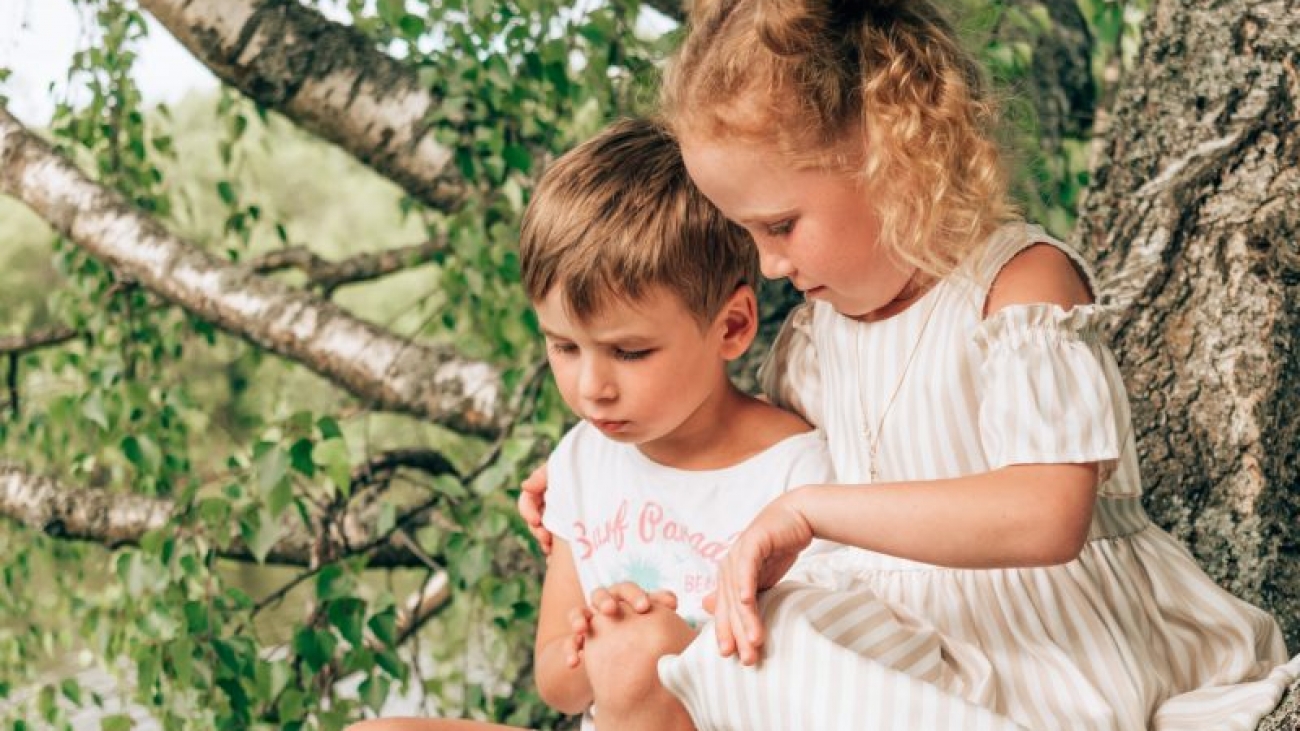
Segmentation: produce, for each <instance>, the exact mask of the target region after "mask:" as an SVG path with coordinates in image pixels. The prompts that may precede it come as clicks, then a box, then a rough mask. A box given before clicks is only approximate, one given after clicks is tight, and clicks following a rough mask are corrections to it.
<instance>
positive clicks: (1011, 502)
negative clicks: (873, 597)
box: [715, 245, 1098, 663]
mask: <svg viewBox="0 0 1300 731" xmlns="http://www.w3.org/2000/svg"><path fill="white" fill-rule="evenodd" d="M1091 300H1092V294H1091V292H1090V291H1089V289H1088V286H1087V284H1086V283H1085V282H1084V279H1083V277H1082V276H1081V275H1080V272H1079V271H1078V270H1077V269H1076V267H1075V266H1074V264H1073V263H1072V262H1071V261H1070V259H1069V258H1068V256H1067V255H1066V254H1064V253H1063V252H1061V251H1060V250H1059V249H1056V248H1055V247H1052V246H1048V245H1040V246H1032V247H1030V248H1028V249H1026V250H1025V251H1023V252H1021V253H1020V254H1019V255H1017V256H1016V257H1014V258H1013V259H1012V260H1011V261H1010V262H1009V263H1008V264H1007V265H1006V266H1005V267H1004V268H1003V270H1002V272H1001V273H1000V274H999V275H998V277H997V279H996V281H995V282H994V283H993V286H992V288H991V290H990V292H989V296H988V301H987V302H986V303H985V310H986V314H988V315H991V314H993V313H995V312H997V311H999V310H1001V309H1003V308H1005V307H1008V306H1011V305H1016V304H1034V303H1055V304H1058V305H1060V306H1062V307H1063V308H1065V309H1070V308H1072V307H1074V306H1076V305H1080V304H1086V303H1088V302H1090V301H1091ZM1097 480H1098V466H1097V465H1096V464H1095V463H1084V464H1021V465H1010V466H1007V467H1003V468H1000V469H996V470H993V471H991V472H987V473H983V474H976V475H969V476H966V477H960V478H954V479H946V480H933V481H924V482H904V483H884V484H877V485H871V486H863V485H814V486H809V487H805V488H801V489H799V490H796V491H794V492H791V493H788V494H786V495H785V496H783V497H782V498H780V499H779V500H777V501H776V502H774V503H773V504H772V505H770V506H768V508H766V509H764V510H763V512H762V513H760V514H759V516H758V517H757V518H755V520H754V522H753V523H752V524H751V525H750V527H749V528H747V529H746V530H745V532H744V533H743V534H742V535H741V536H740V537H739V538H738V539H737V541H736V543H734V544H733V545H732V548H731V550H729V551H728V554H727V556H725V557H724V560H723V564H722V566H721V567H720V574H719V584H718V586H719V589H718V594H717V599H716V607H717V612H716V615H715V616H716V619H717V637H718V643H719V647H720V649H721V650H722V652H723V654H731V653H732V652H738V653H739V654H740V656H741V659H742V661H745V662H747V663H748V662H753V661H755V660H756V659H757V647H758V646H759V645H761V644H762V637H763V629H762V626H761V623H760V622H759V620H758V614H757V611H756V606H757V604H756V599H755V594H756V592H757V591H760V590H762V589H763V588H766V587H767V586H770V585H771V584H773V583H775V581H777V580H779V578H780V576H781V575H782V574H784V572H785V569H786V568H788V565H789V556H790V554H791V552H793V551H798V550H800V549H802V548H803V547H804V546H806V545H807V543H808V542H809V541H811V540H812V538H813V536H814V535H815V536H817V537H820V538H826V539H829V540H832V541H838V542H840V543H845V544H848V545H852V546H858V547H861V548H865V549H868V550H872V551H876V552H879V553H885V554H889V555H893V556H899V557H903V558H907V559H912V560H915V561H921V562H925V563H930V564H936V565H940V566H950V567H954V568H1003V567H1012V566H1041V565H1049V564H1057V563H1064V562H1066V561H1069V560H1072V559H1073V558H1074V557H1075V556H1077V555H1078V554H1079V551H1080V550H1081V549H1082V547H1083V544H1084V542H1085V541H1086V540H1087V535H1088V527H1089V525H1090V523H1091V520H1092V509H1093V504H1094V501H1095V498H1096V489H1097Z"/></svg>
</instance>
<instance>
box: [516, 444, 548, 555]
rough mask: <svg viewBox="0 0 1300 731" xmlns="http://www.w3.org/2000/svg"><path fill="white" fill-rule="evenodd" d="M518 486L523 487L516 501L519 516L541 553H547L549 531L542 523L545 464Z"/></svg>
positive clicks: (544, 505) (544, 501)
mask: <svg viewBox="0 0 1300 731" xmlns="http://www.w3.org/2000/svg"><path fill="white" fill-rule="evenodd" d="M520 487H521V488H523V489H522V490H520V492H519V500H518V501H517V503H516V505H517V507H518V509H519V516H520V517H522V518H523V519H524V523H526V524H527V525H528V532H529V533H532V534H533V538H535V539H536V540H537V543H538V545H540V546H541V548H542V553H545V554H548V555H549V554H550V552H551V532H550V531H549V530H547V529H546V527H545V526H544V525H542V514H543V513H545V512H546V464H545V463H543V464H542V465H541V466H540V467H538V468H537V469H535V470H533V472H532V474H530V475H528V477H526V478H525V479H524V481H523V482H522V483H521V484H520Z"/></svg>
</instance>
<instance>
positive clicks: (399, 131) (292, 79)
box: [140, 0, 464, 209]
mask: <svg viewBox="0 0 1300 731" xmlns="http://www.w3.org/2000/svg"><path fill="white" fill-rule="evenodd" d="M140 5H141V6H142V7H143V8H144V9H145V10H147V11H148V12H149V13H150V14H151V15H153V16H154V17H155V18H157V19H158V21H159V22H161V23H162V24H163V25H164V26H166V28H167V30H169V31H170V32H171V33H172V35H174V36H176V39H177V40H178V41H180V42H181V44H182V45H184V46H185V47H186V48H187V49H189V51H190V53H192V54H194V57H195V58H196V59H198V60H199V62H201V63H202V64H203V65H205V66H207V67H208V68H209V69H211V70H212V72H213V73H214V74H216V75H217V76H218V77H219V78H220V79H221V80H222V81H224V82H226V83H227V84H229V85H230V86H232V87H234V88H236V89H238V90H239V91H241V92H243V94H244V95H246V96H247V97H248V98H250V99H252V100H253V101H255V102H257V103H258V104H260V105H262V106H265V107H268V108H271V109H275V110H277V111H279V112H280V113H281V114H284V115H285V116H286V117H288V118H289V119H290V120H292V121H293V122H294V123H295V124H297V125H298V126H300V127H302V128H303V129H306V130H308V131H310V132H312V133H313V134H316V135H318V136H320V137H322V138H324V139H327V140H329V141H331V142H333V143H335V144H337V145H338V146H339V147H341V148H343V149H344V150H346V151H347V152H349V153H350V154H352V155H354V156H355V157H356V158H357V159H358V160H360V161H361V162H363V163H365V164H366V165H369V166H370V167H371V168H373V169H374V170H375V171H376V172H378V173H379V174H380V175H383V176H384V177H387V178H389V179H391V180H392V181H393V182H395V183H397V184H398V185H400V186H402V187H403V188H405V189H406V191H407V192H408V193H410V194H411V196H412V197H414V198H417V199H419V200H421V201H423V202H425V203H426V204H428V205H430V206H432V207H434V208H442V209H447V208H451V207H453V206H455V205H456V203H457V202H458V201H459V200H460V199H461V198H462V196H463V194H464V190H463V188H464V184H463V181H462V180H461V178H460V175H459V173H458V172H457V171H456V170H455V166H453V165H451V164H450V163H451V157H452V154H451V151H450V150H448V149H447V148H446V147H444V146H443V145H440V144H438V143H437V142H436V141H435V140H434V138H433V130H432V129H431V128H430V127H429V125H428V122H427V120H428V118H429V116H430V111H431V110H433V109H434V108H435V107H436V106H437V105H438V104H439V103H440V102H441V100H440V99H438V98H437V97H435V96H434V95H433V94H432V93H431V92H430V91H429V90H428V89H427V88H425V87H424V86H423V85H421V84H420V81H419V78H418V77H417V75H416V72H415V69H414V68H411V67H408V66H403V65H402V64H400V63H398V62H397V61H395V60H393V59H392V58H390V57H389V56H388V55H386V54H384V53H382V52H380V51H379V50H378V49H376V48H375V46H374V43H373V42H372V41H371V40H370V39H369V38H367V37H366V36H365V35H364V34H363V33H361V32H360V31H358V30H356V29H355V28H352V27H350V26H346V25H343V24H342V23H335V22H333V21H331V20H328V19H327V18H325V17H324V16H323V15H321V14H320V13H318V12H316V11H315V10H312V9H310V8H307V7H304V6H303V5H302V4H300V3H298V2H297V0H221V1H220V2H194V1H193V0H142V2H141V3H140Z"/></svg>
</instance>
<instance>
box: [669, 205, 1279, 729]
mask: <svg viewBox="0 0 1300 731" xmlns="http://www.w3.org/2000/svg"><path fill="white" fill-rule="evenodd" d="M1035 242H1044V243H1050V244H1052V245H1055V246H1058V247H1060V248H1061V249H1062V250H1064V251H1066V252H1067V253H1068V254H1070V255H1071V256H1072V257H1073V258H1074V259H1075V260H1076V261H1079V260H1078V257H1077V255H1076V254H1074V252H1072V251H1070V250H1069V249H1068V248H1066V247H1065V246H1064V245H1063V244H1061V243H1060V242H1057V241H1054V240H1052V239H1051V238H1050V237H1048V236H1047V235H1046V234H1045V233H1044V232H1043V231H1042V230H1041V229H1038V228H1036V227H1031V226H1027V225H1025V224H1015V225H1010V226H1006V227H1003V228H1002V229H1000V230H999V231H998V232H996V233H995V234H994V236H993V237H992V238H991V239H990V241H989V243H988V245H987V246H986V247H984V249H983V250H982V252H981V253H980V254H979V255H978V256H976V257H973V258H972V259H973V261H971V262H968V264H966V265H964V266H963V267H962V268H961V269H960V270H959V271H958V273H957V274H954V275H953V276H950V277H948V278H946V279H945V280H943V281H941V282H940V283H939V284H938V285H937V286H935V287H934V288H932V289H931V291H930V292H929V293H927V294H926V295H925V296H924V298H923V299H921V300H919V301H917V302H916V303H915V304H913V305H912V306H910V307H909V308H908V309H907V310H906V311H904V312H902V313H900V314H899V315H897V316H895V317H892V318H889V319H887V320H883V321H879V322H874V323H869V324H864V323H860V322H857V321H854V320H850V319H848V318H845V317H842V316H840V315H839V314H837V313H835V312H834V311H833V310H832V309H831V308H830V307H829V306H827V305H825V304H824V303H820V302H819V303H814V304H811V305H805V306H804V307H802V308H801V309H800V310H798V311H796V313H794V314H793V315H792V317H791V319H790V321H789V322H788V323H787V326H786V328H785V331H784V332H783V333H782V335H781V337H779V338H778V341H777V344H776V345H775V346H774V350H773V355H772V357H771V359H770V360H769V367H768V368H766V370H765V373H764V378H765V382H766V384H767V386H768V392H769V394H771V395H772V397H773V398H774V399H775V400H777V401H778V402H781V403H783V404H784V405H786V406H788V407H790V408H793V409H795V410H797V411H800V412H802V413H803V414H805V415H806V416H807V417H808V418H809V420H810V421H812V422H813V423H815V424H817V425H818V426H821V427H823V428H824V429H825V431H826V432H827V435H828V438H829V441H830V448H831V455H832V460H833V462H834V467H835V470H836V474H837V476H838V479H839V480H840V481H841V482H846V483H866V482H868V481H869V476H870V475H871V474H872V471H873V470H872V467H873V465H871V464H870V460H871V456H872V451H873V450H872V449H871V441H872V440H870V439H869V438H868V437H866V436H865V435H866V434H867V433H869V431H870V430H872V429H875V428H876V427H877V426H879V427H880V430H879V432H878V433H879V434H880V436H879V438H878V439H877V440H875V444H876V450H874V451H875V452H876V459H877V461H878V464H876V465H874V467H875V472H876V474H877V475H878V480H880V481H902V480H932V479H941V478H948V477H957V476H961V475H968V474H972V473H979V472H984V471H988V470H993V469H997V468H999V467H1002V466H1005V465H1011V464H1020V463H1067V462H1098V463H1100V464H1101V465H1102V470H1101V473H1102V475H1101V484H1100V487H1099V493H1098V499H1097V504H1096V509H1095V513H1094V517H1093V522H1092V528H1091V534H1090V540H1089V541H1088V543H1087V545H1086V546H1085V547H1084V549H1083V551H1082V553H1081V555H1080V556H1079V557H1078V558H1077V559H1076V560H1074V561H1071V562H1070V563H1067V564H1064V565H1061V566H1053V567H1046V568H1025V569H991V570H969V569H948V568H941V567H936V566H930V565H926V564H919V563H915V562H912V561H907V560H903V559H899V558H894V557H890V556H885V555H881V554H876V553H872V552H868V551H863V550H860V549H856V548H842V549H840V550H838V551H834V552H831V553H829V554H825V555H822V556H817V557H814V558H811V559H808V560H806V561H803V562H801V563H800V564H799V565H798V566H796V567H795V569H794V570H793V571H792V572H791V574H790V575H789V577H788V578H787V580H786V581H784V582H782V583H781V584H779V585H778V586H776V587H774V588H773V589H771V590H769V591H768V592H766V593H765V594H764V595H763V596H762V597H761V600H760V608H761V612H762V616H763V620H764V623H765V626H766V627H768V629H769V631H770V632H769V639H768V644H767V645H765V647H764V650H763V652H764V654H763V658H762V661H761V662H760V664H759V665H758V666H757V667H749V668H746V667H743V666H741V665H740V664H739V663H738V662H737V661H736V660H734V659H731V658H726V659H724V658H721V657H719V655H718V651H717V645H716V641H715V638H714V637H713V635H712V632H711V630H710V629H709V628H708V627H706V628H705V630H704V631H703V632H702V634H701V636H700V637H699V639H697V640H696V641H695V642H694V643H693V644H692V645H691V646H690V647H689V648H688V649H687V650H686V651H685V652H683V653H682V654H681V655H675V656H668V657H665V658H663V659H661V661H660V664H659V674H660V677H661V679H662V680H663V682H664V684H665V685H666V686H667V687H668V688H669V689H671V690H672V691H673V692H674V693H675V694H676V695H677V696H678V697H679V698H680V699H681V700H682V701H683V702H684V703H685V704H686V705H687V707H688V708H689V709H690V712H691V715H692V717H693V718H694V719H695V721H696V723H697V725H698V726H699V728H701V729H744V730H745V731H763V730H766V729H771V730H772V731H793V730H795V729H808V730H810V731H811V730H814V729H815V730H816V731H834V730H836V729H844V730H846V731H847V730H849V729H853V730H858V729H870V730H872V731H886V730H893V729H897V730H898V731H917V730H922V731H929V730H931V729H941V730H952V731H957V730H958V729H960V730H961V731H970V730H972V729H999V730H1001V729H1040V730H1055V729H1106V730H1111V729H1119V730H1138V729H1160V730H1161V731H1184V730H1188V731H1190V730H1192V729H1214V730H1215V731H1233V730H1235V729H1242V730H1245V729H1253V728H1254V727H1255V725H1256V723H1257V722H1258V720H1259V719H1260V718H1261V717H1262V716H1264V715H1265V714H1267V713H1268V712H1269V711H1270V710H1271V709H1272V708H1273V707H1274V706H1275V705H1276V704H1277V702H1278V701H1279V699H1280V697H1281V694H1282V693H1283V691H1284V690H1285V688H1286V687H1287V685H1288V684H1289V683H1291V682H1292V681H1294V680H1295V679H1296V678H1297V677H1300V657H1297V658H1295V659H1291V660H1289V661H1288V658H1287V652H1286V648H1285V647H1284V644H1283V641H1282V636H1281V633H1280V631H1279V630H1278V627H1277V624H1276V623H1275V622H1274V620H1273V619H1272V617H1270V616H1269V615H1268V614H1266V613H1265V612H1263V611H1261V610H1259V609H1257V608H1255V607H1253V606H1251V605H1249V604H1246V603H1244V602H1242V601H1240V600H1238V599H1235V598H1234V597H1232V596H1230V595H1229V594H1228V593H1227V592H1225V591H1223V590H1222V589H1220V588H1219V587H1218V586H1217V585H1215V584H1214V582H1213V581H1212V580H1211V579H1210V578H1209V577H1208V576H1206V575H1205V573H1204V572H1202V571H1201V569H1200V568H1199V567H1198V566H1197V564H1196V563H1195V561H1194V560H1193V559H1192V558H1191V556H1190V555H1189V554H1188V553H1187V551H1186V550H1185V549H1184V548H1183V547H1181V546H1180V545H1179V544H1178V543H1177V542H1176V541H1175V540H1174V539H1173V538H1172V537H1170V536H1169V535H1168V534H1167V533H1165V532H1164V531H1163V530H1161V529H1160V528H1158V527H1156V526H1155V525H1152V524H1151V523H1150V522H1149V521H1148V519H1147V517H1146V514H1145V513H1144V512H1143V509H1142V506H1141V503H1140V502H1139V495H1140V493H1141V479H1140V476H1139V473H1138V466H1137V457H1136V450H1135V445H1134V436H1133V432H1132V430H1131V428H1130V421H1129V409H1128V402H1127V398H1126V396H1125V392H1124V388H1123V384H1122V382H1121V379H1120V374H1119V371H1118V369H1117V368H1116V365H1115V361H1114V358H1113V357H1112V355H1111V353H1110V352H1109V350H1107V348H1106V347H1105V345H1103V344H1102V343H1101V342H1100V340H1099V337H1098V332H1099V327H1098V325H1099V323H1100V322H1101V321H1102V320H1103V318H1105V317H1107V316H1108V315H1109V311H1108V310H1107V309H1106V308H1104V307H1101V306H1097V305H1089V306H1081V307H1075V308H1073V309H1071V310H1069V311H1066V310H1063V309H1062V308H1060V307H1058V306H1055V305H1025V306H1012V307H1008V308H1006V309H1003V310H1000V311H999V312H997V313H994V314H993V315H991V316H990V317H988V318H987V319H985V318H983V317H982V309H983V303H984V300H985V297H986V294H987V292H988V289H989V286H990V284H991V282H992V281H993V278H994V277H995V276H996V274H997V272H998V271H1000V270H1001V268H1002V267H1003V266H1004V265H1005V264H1006V262H1007V261H1008V260H1009V259H1010V258H1011V257H1012V256H1013V255H1015V254H1016V253H1018V252H1019V251H1021V250H1023V249H1024V248H1025V247H1027V246H1029V245H1031V244H1033V243H1035ZM1079 264H1080V267H1081V268H1083V269H1084V271H1087V267H1086V266H1085V265H1084V264H1083V262H1082V261H1079ZM1094 291H1095V288H1094ZM913 348H916V349H917V350H916V354H915V357H912V353H911V351H912V349H913ZM909 361H910V362H911V366H910V371H908V372H907V373H906V376H905V377H904V371H905V370H907V369H908V366H907V363H908V362H909ZM895 392H897V395H896V396H895V397H894V398H895V400H896V403H894V405H893V407H892V408H889V409H888V412H887V413H885V409H886V408H887V406H886V405H887V403H888V402H889V400H890V398H891V395H892V394H894V393H895ZM882 413H885V416H886V417H887V418H885V419H884V420H883V421H882V419H881V415H882ZM864 427H865V428H864ZM863 489H870V488H869V487H867V488H863ZM710 626H711V625H710Z"/></svg>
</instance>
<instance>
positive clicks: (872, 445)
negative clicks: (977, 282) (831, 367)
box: [853, 290, 941, 485]
mask: <svg viewBox="0 0 1300 731" xmlns="http://www.w3.org/2000/svg"><path fill="white" fill-rule="evenodd" d="M927 294H935V293H934V290H931V291H930V292H928V293H927ZM940 294H941V293H940ZM939 299H940V298H939V295H938V294H935V298H934V302H933V303H932V304H931V305H930V311H929V312H927V313H926V314H925V321H924V322H922V323H921V331H920V332H919V333H917V335H916V342H915V343H913V345H912V352H911V353H909V354H908V356H907V362H906V363H904V364H903V372H902V373H900V374H899V376H898V383H895V384H894V391H893V393H891V394H890V395H889V400H888V401H886V402H885V410H884V411H882V412H881V413H880V419H878V420H877V421H876V428H875V429H874V430H873V429H872V428H871V424H869V423H868V422H867V409H866V404H865V403H864V401H865V400H864V399H863V397H862V378H863V373H862V330H863V327H864V325H865V323H861V322H858V323H855V326H856V329H855V330H854V331H853V364H854V366H855V367H856V368H857V374H856V376H857V378H858V380H857V382H856V383H857V384H858V388H857V391H858V407H859V408H861V409H862V435H863V436H864V437H866V438H867V458H868V459H869V460H870V461H871V464H870V465H869V466H868V468H867V483H868V484H873V485H874V484H875V482H876V480H877V478H879V477H880V466H879V465H880V459H879V457H880V438H881V437H882V436H883V434H884V428H885V418H886V417H888V416H889V410H890V409H892V408H893V407H894V400H895V399H897V398H898V394H899V393H900V392H901V391H902V390H903V382H904V381H906V380H907V374H908V372H909V371H910V370H911V368H912V361H913V360H915V359H916V354H917V352H918V351H919V350H920V349H921V341H922V340H924V339H925V330H926V328H928V327H930V320H932V319H933V318H934V311H935V310H937V309H939Z"/></svg>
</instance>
